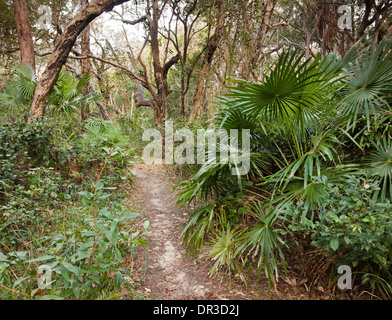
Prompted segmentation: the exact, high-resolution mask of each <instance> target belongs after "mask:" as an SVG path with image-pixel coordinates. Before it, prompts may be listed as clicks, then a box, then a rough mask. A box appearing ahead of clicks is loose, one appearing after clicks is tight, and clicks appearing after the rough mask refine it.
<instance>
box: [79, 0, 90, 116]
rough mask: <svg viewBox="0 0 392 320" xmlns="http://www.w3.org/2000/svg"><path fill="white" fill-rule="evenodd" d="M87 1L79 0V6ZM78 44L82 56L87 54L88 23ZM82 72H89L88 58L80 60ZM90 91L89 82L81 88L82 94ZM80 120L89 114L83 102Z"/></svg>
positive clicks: (86, 105)
mask: <svg viewBox="0 0 392 320" xmlns="http://www.w3.org/2000/svg"><path fill="white" fill-rule="evenodd" d="M88 3H89V0H80V7H81V8H85V7H86V6H87V5H88ZM80 38H81V39H80V40H81V41H80V45H81V53H82V56H88V55H89V54H91V52H90V25H88V26H87V27H86V28H85V29H84V30H83V31H82V33H81V35H80ZM80 65H81V69H82V74H84V75H86V74H91V72H92V65H91V62H90V60H89V59H83V60H80ZM90 91H91V88H90V83H88V84H87V85H86V86H85V87H84V88H83V95H86V94H88V93H89V92H90ZM80 115H81V119H82V121H85V120H86V119H87V118H88V117H89V116H90V108H89V105H88V104H83V105H82V107H81V110H80Z"/></svg>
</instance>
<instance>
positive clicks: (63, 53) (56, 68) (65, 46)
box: [31, 0, 128, 118]
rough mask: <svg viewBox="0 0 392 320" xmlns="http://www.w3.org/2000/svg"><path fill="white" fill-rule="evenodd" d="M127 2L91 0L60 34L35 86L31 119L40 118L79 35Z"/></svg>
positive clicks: (119, 0)
mask: <svg viewBox="0 0 392 320" xmlns="http://www.w3.org/2000/svg"><path fill="white" fill-rule="evenodd" d="M127 1H128V0H93V1H92V2H91V3H89V4H88V5H87V6H86V7H85V8H82V9H81V10H79V12H78V13H77V14H76V16H75V18H73V19H72V20H71V21H70V22H69V24H68V25H67V27H66V28H65V30H64V32H63V33H62V34H61V36H60V38H59V40H58V42H57V44H56V47H55V49H54V51H53V53H52V55H51V57H50V60H49V62H48V64H47V66H46V69H45V71H44V73H43V74H42V77H41V80H40V82H39V83H38V85H37V88H36V90H35V93H34V97H33V102H32V105H31V113H32V116H33V118H36V117H42V116H43V115H44V113H45V109H46V106H47V104H48V99H49V93H50V91H51V90H52V88H53V86H54V85H55V83H56V81H57V77H58V75H59V73H60V71H61V68H62V67H63V65H64V64H65V62H66V61H67V57H68V55H69V53H70V51H71V49H72V47H73V45H74V44H75V41H76V39H77V37H78V36H79V34H80V33H81V32H82V31H83V30H84V29H85V28H86V27H87V26H88V25H89V23H90V22H91V21H93V20H94V19H95V18H96V17H98V16H99V15H101V14H102V13H103V12H104V11H110V10H112V9H113V7H114V6H115V5H119V4H121V3H124V2H127Z"/></svg>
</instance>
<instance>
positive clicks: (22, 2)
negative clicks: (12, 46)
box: [14, 0, 35, 71]
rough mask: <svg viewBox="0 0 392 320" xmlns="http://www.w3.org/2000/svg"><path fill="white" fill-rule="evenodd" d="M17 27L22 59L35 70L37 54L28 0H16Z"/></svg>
mask: <svg viewBox="0 0 392 320" xmlns="http://www.w3.org/2000/svg"><path fill="white" fill-rule="evenodd" d="M14 12H15V20H16V29H17V30H18V42H19V49H20V61H21V62H22V63H24V64H27V65H29V66H31V67H32V68H33V70H34V71H35V56H34V43H33V34H32V32H31V27H30V22H29V11H28V9H27V4H26V0H14Z"/></svg>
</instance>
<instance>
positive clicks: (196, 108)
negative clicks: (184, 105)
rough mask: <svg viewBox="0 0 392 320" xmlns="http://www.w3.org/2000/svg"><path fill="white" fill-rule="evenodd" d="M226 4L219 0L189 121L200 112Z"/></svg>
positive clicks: (220, 36)
mask: <svg viewBox="0 0 392 320" xmlns="http://www.w3.org/2000/svg"><path fill="white" fill-rule="evenodd" d="M226 5H227V1H226V0H221V1H220V2H219V7H218V12H219V16H218V21H217V25H216V29H215V33H214V35H213V36H212V37H211V38H210V40H209V41H208V43H207V50H206V53H205V56H204V58H203V62H202V66H201V69H200V73H199V78H198V81H197V87H196V93H195V96H194V101H193V106H192V111H191V114H190V116H189V122H192V121H194V120H195V119H196V118H197V115H198V114H199V113H200V112H201V99H202V96H203V89H204V80H205V77H206V74H207V72H208V69H209V67H210V65H211V62H212V60H213V58H214V54H215V51H216V49H217V48H218V46H219V42H220V40H221V38H222V35H223V29H224V25H225V18H226Z"/></svg>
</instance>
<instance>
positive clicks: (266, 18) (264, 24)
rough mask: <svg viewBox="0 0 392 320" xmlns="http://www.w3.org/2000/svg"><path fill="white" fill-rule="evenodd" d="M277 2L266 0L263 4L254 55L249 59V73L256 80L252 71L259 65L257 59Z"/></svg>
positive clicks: (275, 0)
mask: <svg viewBox="0 0 392 320" xmlns="http://www.w3.org/2000/svg"><path fill="white" fill-rule="evenodd" d="M276 2H277V0H267V3H266V4H265V7H264V11H263V17H262V21H261V26H260V29H259V33H258V34H257V39H256V45H255V48H254V53H253V56H252V59H251V63H250V65H251V72H252V74H253V77H254V78H256V76H255V74H254V70H255V69H256V68H257V65H258V63H259V57H260V56H261V53H262V50H263V47H264V44H265V40H266V38H267V33H268V31H269V30H270V29H271V18H272V14H273V12H274V10H275V6H276Z"/></svg>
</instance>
